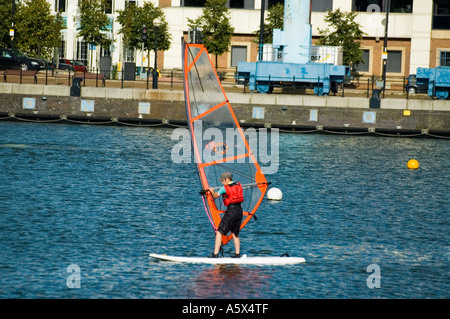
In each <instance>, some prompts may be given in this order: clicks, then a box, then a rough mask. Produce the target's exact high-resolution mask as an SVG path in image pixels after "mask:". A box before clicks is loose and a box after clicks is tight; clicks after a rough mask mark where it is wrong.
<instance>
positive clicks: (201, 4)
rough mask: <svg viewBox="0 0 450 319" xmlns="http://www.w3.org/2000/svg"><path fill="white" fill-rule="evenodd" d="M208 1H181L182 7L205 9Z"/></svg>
mask: <svg viewBox="0 0 450 319" xmlns="http://www.w3.org/2000/svg"><path fill="white" fill-rule="evenodd" d="M205 3H206V0H181V6H182V7H204V6H205Z"/></svg>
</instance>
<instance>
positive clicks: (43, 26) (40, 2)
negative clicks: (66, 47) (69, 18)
mask: <svg viewBox="0 0 450 319" xmlns="http://www.w3.org/2000/svg"><path fill="white" fill-rule="evenodd" d="M37 13H38V14H37ZM14 20H15V35H14V48H15V49H19V50H22V51H25V52H27V53H30V54H31V55H36V56H41V57H44V58H49V57H51V53H52V50H53V48H54V47H58V46H59V45H60V41H61V30H62V29H63V28H64V26H63V19H62V17H61V15H60V14H59V13H57V14H56V15H54V14H52V11H51V7H50V3H49V2H48V1H46V0H24V1H21V2H19V1H17V0H16V6H15V15H14ZM12 21H13V16H12V1H11V0H0V45H1V46H3V47H11V37H10V36H9V29H10V28H11V27H12Z"/></svg>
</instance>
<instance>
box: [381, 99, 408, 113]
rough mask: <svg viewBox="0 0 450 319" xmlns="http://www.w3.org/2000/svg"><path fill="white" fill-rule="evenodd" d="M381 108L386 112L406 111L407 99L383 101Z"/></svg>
mask: <svg viewBox="0 0 450 319" xmlns="http://www.w3.org/2000/svg"><path fill="white" fill-rule="evenodd" d="M380 108H381V109H384V110H404V109H406V100H405V99H381V104H380Z"/></svg>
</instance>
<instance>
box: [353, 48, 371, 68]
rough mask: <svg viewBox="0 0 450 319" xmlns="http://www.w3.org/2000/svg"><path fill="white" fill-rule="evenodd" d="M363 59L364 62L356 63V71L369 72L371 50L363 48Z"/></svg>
mask: <svg viewBox="0 0 450 319" xmlns="http://www.w3.org/2000/svg"><path fill="white" fill-rule="evenodd" d="M362 59H363V60H364V62H362V63H360V64H358V65H355V71H358V72H369V65H370V50H363V54H362Z"/></svg>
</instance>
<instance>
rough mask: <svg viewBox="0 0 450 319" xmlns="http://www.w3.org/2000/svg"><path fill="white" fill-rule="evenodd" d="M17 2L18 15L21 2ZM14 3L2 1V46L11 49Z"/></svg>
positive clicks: (0, 36) (0, 42) (0, 23)
mask: <svg viewBox="0 0 450 319" xmlns="http://www.w3.org/2000/svg"><path fill="white" fill-rule="evenodd" d="M15 2H16V14H17V13H18V12H19V11H20V2H19V1H17V0H16V1H15ZM12 19H13V16H12V1H11V0H0V46H2V47H11V37H10V36H9V29H11V27H12Z"/></svg>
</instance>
